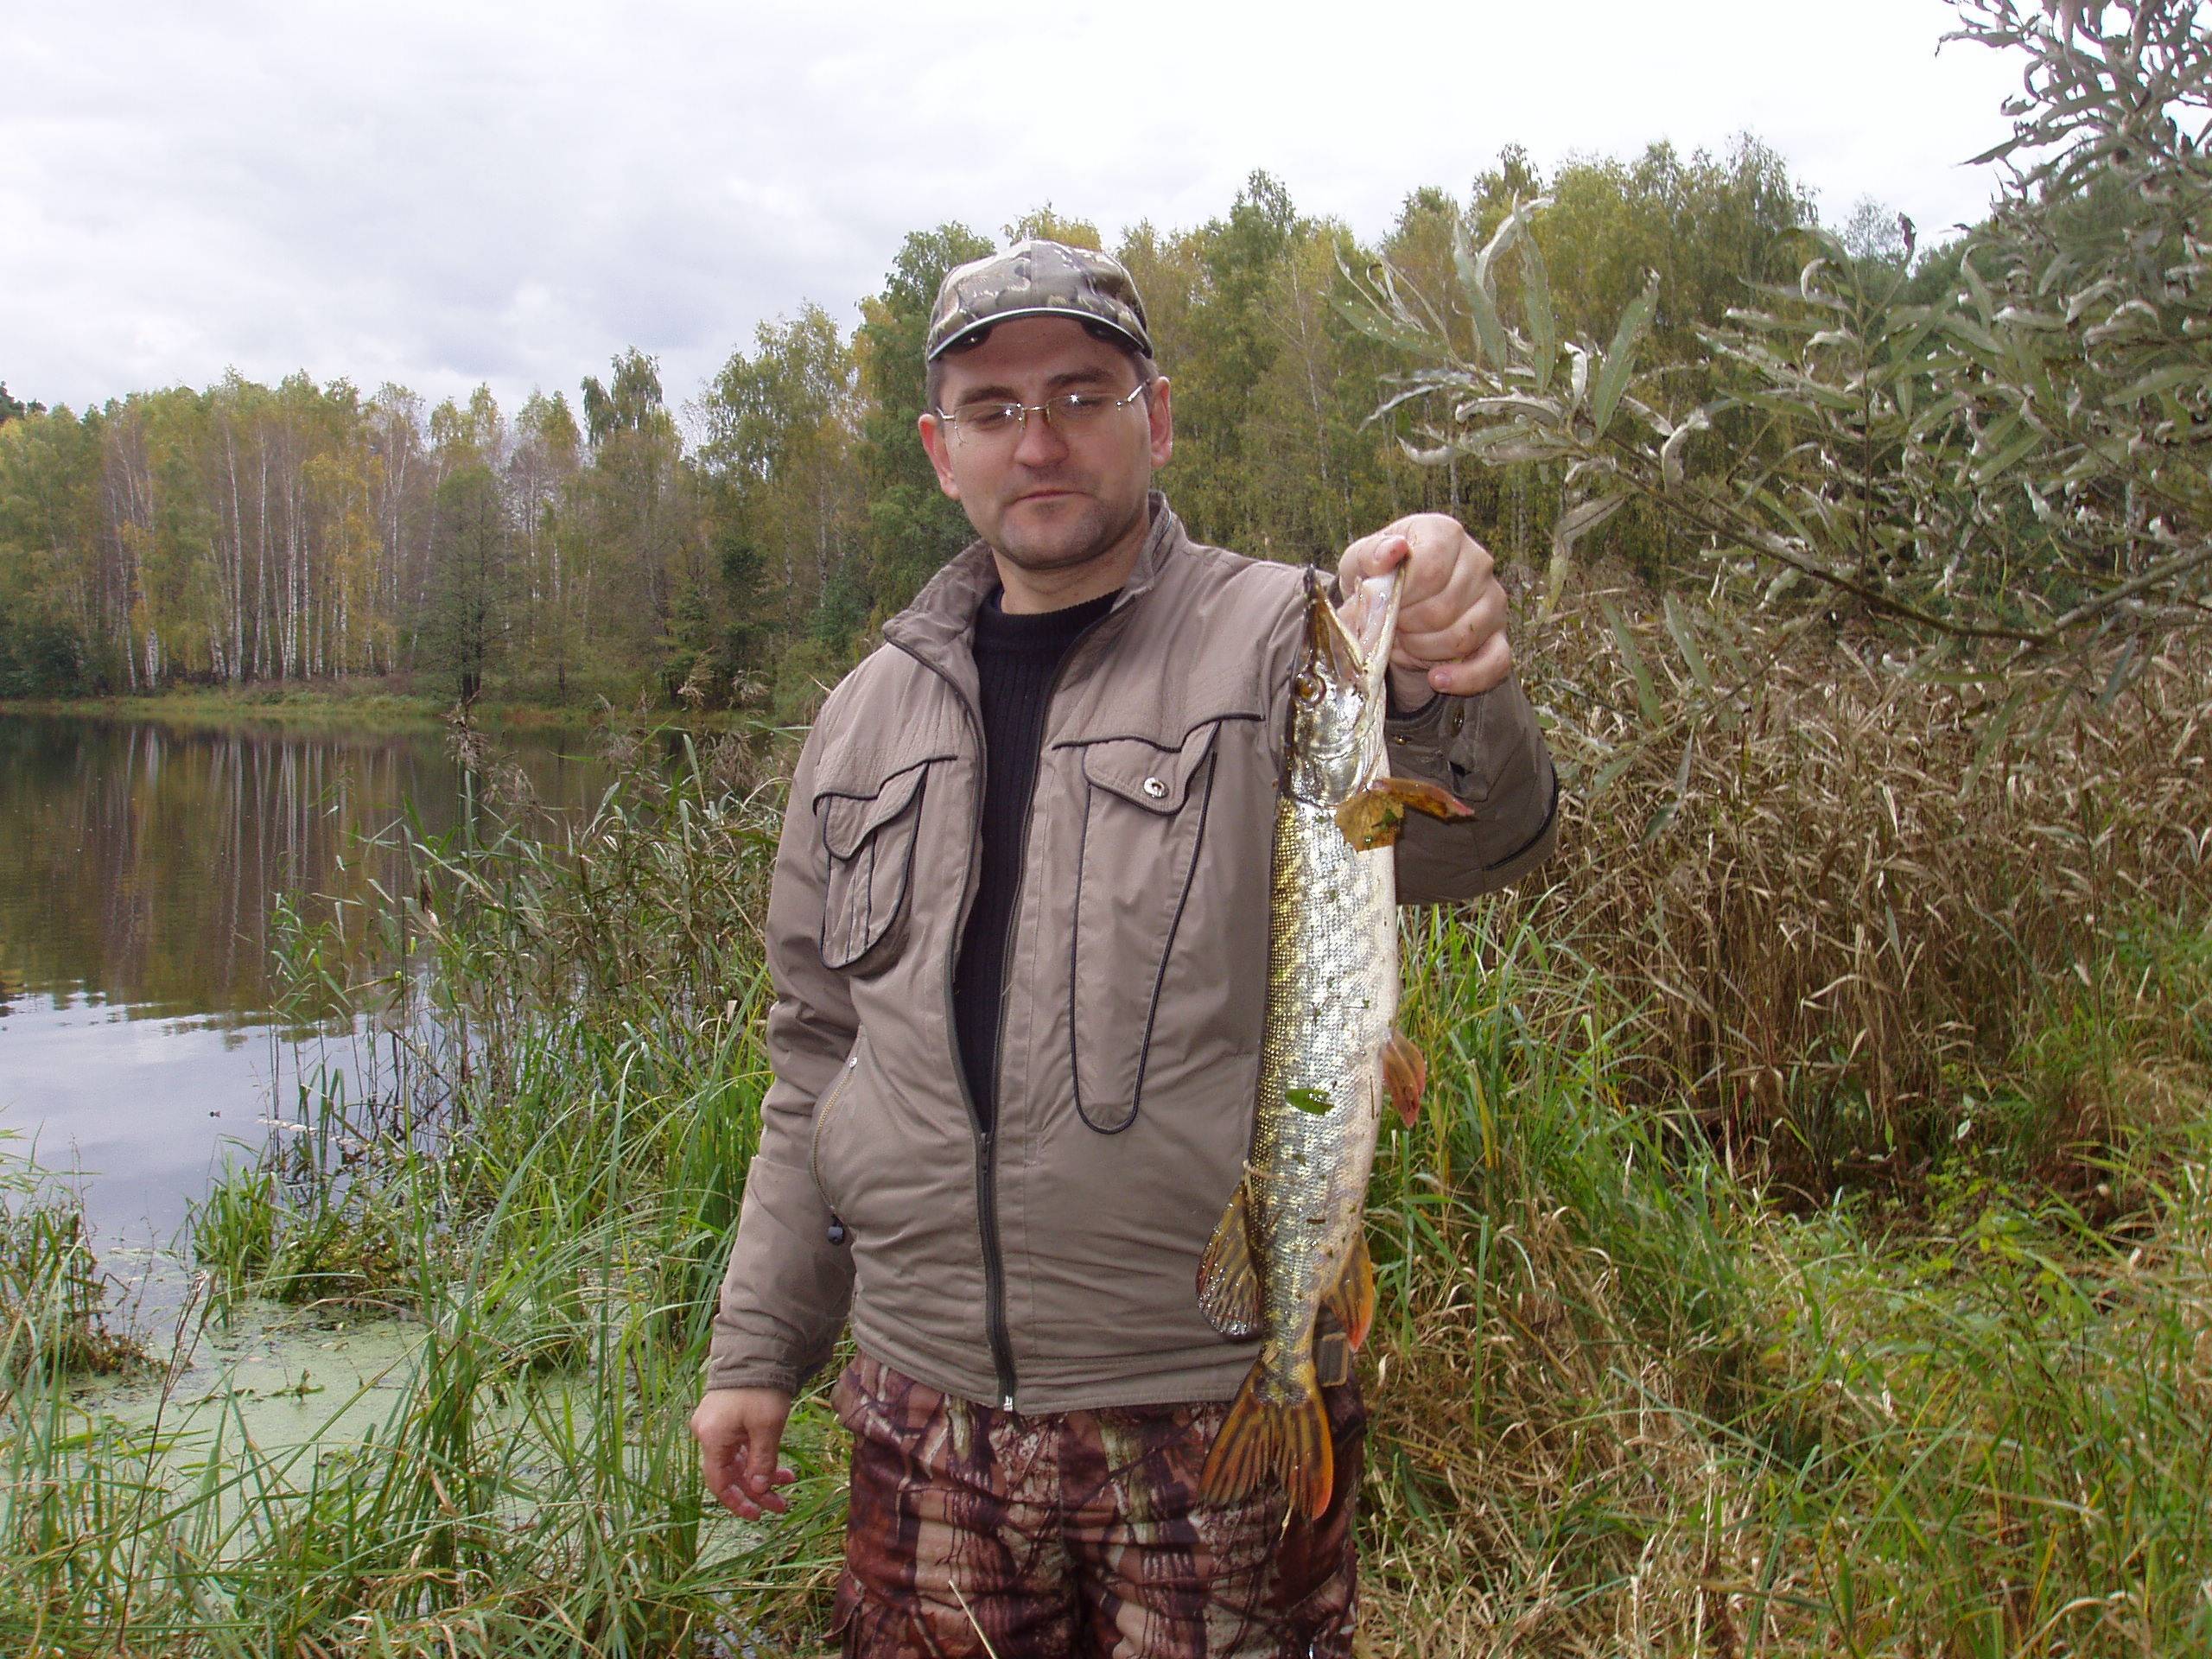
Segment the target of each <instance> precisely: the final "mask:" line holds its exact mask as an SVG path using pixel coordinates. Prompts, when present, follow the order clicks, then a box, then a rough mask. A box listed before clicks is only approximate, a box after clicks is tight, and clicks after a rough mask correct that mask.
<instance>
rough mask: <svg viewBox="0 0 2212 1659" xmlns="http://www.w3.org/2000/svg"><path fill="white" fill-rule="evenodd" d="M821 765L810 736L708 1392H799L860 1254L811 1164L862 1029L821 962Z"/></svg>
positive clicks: (847, 1297)
mask: <svg viewBox="0 0 2212 1659" xmlns="http://www.w3.org/2000/svg"><path fill="white" fill-rule="evenodd" d="M818 729H819V728H817V730H818ZM814 761H815V747H814V738H813V736H811V735H810V736H809V737H808V739H807V741H806V745H805V747H804V748H803V749H802V750H801V751H800V753H799V760H798V766H797V768H796V770H795V772H794V775H793V777H792V779H791V803H790V804H789V805H788V806H787V807H786V808H785V812H784V827H783V834H782V836H781V839H780V840H779V842H778V844H777V849H776V869H775V876H774V880H773V882H772V886H771V887H770V889H769V895H768V921H767V955H768V972H769V976H770V978H771V980H772V982H773V983H774V985H775V988H776V1000H775V1004H774V1006H773V1007H772V1008H771V1009H770V1011H769V1014H768V1060H769V1064H770V1065H771V1066H772V1069H773V1070H774V1072H775V1078H774V1081H773V1082H772V1084H770V1085H769V1088H768V1091H767V1093H766V1096H764V1097H763V1098H762V1100H761V1103H760V1148H759V1150H757V1151H756V1152H755V1153H754V1154H753V1163H752V1166H751V1167H750V1168H749V1169H748V1170H747V1173H746V1178H745V1199H744V1203H743V1204H742V1205H741V1207H740V1209H739V1211H738V1221H737V1237H736V1242H735V1243H734V1244H733V1246H732V1247H731V1249H730V1255H729V1267H728V1270H727V1271H726V1272H725V1273H724V1274H723V1275H722V1287H721V1300H720V1303H719V1305H718V1306H717V1309H716V1312H715V1325H714V1338H713V1341H712V1343H711V1344H710V1346H709V1351H708V1357H707V1387H708V1388H709V1389H734V1388H777V1389H785V1390H786V1391H788V1392H791V1393H797V1392H798V1388H799V1386H800V1385H801V1384H802V1383H804V1382H805V1381H806V1379H807V1377H808V1376H810V1375H811V1374H812V1373H813V1372H815V1371H817V1370H820V1369H821V1368H822V1367H823V1365H824V1364H826V1363H828V1361H829V1356H830V1353H831V1351H832V1350H833V1349H834V1348H835V1347H836V1340H837V1333H838V1332H839V1330H840V1329H841V1328H842V1326H843V1325H844V1322H845V1313H846V1310H847V1309H848V1307H849V1306H850V1304H851V1301H852V1291H853V1258H852V1252H851V1251H850V1250H849V1249H843V1248H841V1247H839V1246H837V1245H835V1244H832V1243H830V1242H829V1208H828V1206H827V1205H824V1204H823V1201H822V1195H821V1193H820V1192H819V1191H818V1190H817V1187H816V1186H815V1184H814V1176H813V1170H812V1164H811V1154H812V1149H813V1135H814V1104H815V1102H816V1101H817V1100H818V1099H820V1098H821V1096H822V1095H823V1091H824V1090H826V1089H828V1087H829V1083H830V1080H831V1079H832V1078H833V1077H836V1074H837V1071H839V1069H840V1068H841V1067H842V1065H844V1063H845V1058H846V1056H847V1055H848V1054H849V1053H850V1052H851V1050H852V1046H853V1042H854V1038H855V1032H856V1028H857V1027H856V1022H855V1018H854V1014H853V1001H852V997H851V995H850V993H849V989H848V988H847V986H846V984H845V982H844V980H843V978H842V976H840V975H838V974H836V973H835V972H833V971H831V970H830V969H827V968H824V967H823V965H822V945H821V940H822V914H823V889H824V886H825V882H826V875H827V872H826V869H825V867H824V855H823V847H822V837H821V836H820V835H819V834H818V833H817V829H816V825H815V822H814V813H813V810H812V798H813V777H814Z"/></svg>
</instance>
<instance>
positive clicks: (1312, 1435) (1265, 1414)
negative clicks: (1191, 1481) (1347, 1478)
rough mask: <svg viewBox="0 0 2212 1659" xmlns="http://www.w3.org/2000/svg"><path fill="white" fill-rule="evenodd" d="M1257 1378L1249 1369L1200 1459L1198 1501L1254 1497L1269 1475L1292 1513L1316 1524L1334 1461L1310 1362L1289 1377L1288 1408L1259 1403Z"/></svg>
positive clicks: (1332, 1481) (1331, 1487)
mask: <svg viewBox="0 0 2212 1659" xmlns="http://www.w3.org/2000/svg"><path fill="white" fill-rule="evenodd" d="M1261 1375H1262V1372H1261V1368H1260V1367H1259V1366H1257V1365H1255V1366H1254V1367H1253V1368H1252V1371H1251V1374H1250V1375H1249V1376H1247V1377H1246V1378H1245V1379H1244V1386H1243V1388H1242V1389H1238V1390H1237V1394H1236V1402H1235V1403H1234V1404H1233V1405H1231V1406H1230V1408H1229V1416H1228V1419H1227V1421H1224V1423H1223V1424H1222V1426H1221V1433H1218V1434H1217V1435H1216V1436H1215V1437H1214V1442H1213V1446H1212V1449H1211V1451H1209V1452H1207V1453H1206V1465H1205V1469H1204V1470H1202V1471H1200V1472H1199V1475H1198V1497H1200V1498H1201V1499H1202V1500H1204V1501H1205V1503H1234V1502H1236V1500H1237V1499H1238V1498H1241V1497H1249V1496H1250V1495H1251V1494H1252V1493H1253V1492H1254V1491H1257V1490H1258V1488H1259V1484H1260V1483H1261V1482H1262V1480H1265V1479H1266V1478H1267V1477H1268V1474H1269V1473H1270V1472H1271V1471H1272V1472H1273V1473H1274V1476H1275V1478H1277V1479H1278V1480H1280V1481H1281V1483H1282V1487H1283V1491H1285V1492H1287V1493H1288V1494H1289V1497H1290V1501H1291V1504H1292V1506H1293V1508H1294V1509H1295V1510H1297V1512H1298V1513H1300V1514H1301V1515H1304V1516H1306V1517H1307V1518H1308V1519H1309V1520H1314V1521H1319V1519H1320V1518H1321V1517H1322V1516H1323V1515H1325V1514H1326V1513H1327V1511H1328V1508H1329V1497H1330V1495H1331V1494H1332V1492H1334V1491H1335V1490H1336V1484H1337V1466H1336V1465H1337V1455H1336V1446H1335V1442H1334V1441H1333V1440H1332V1439H1331V1437H1330V1434H1329V1414H1328V1411H1327V1409H1326V1408H1325V1407H1324V1406H1323V1405H1322V1403H1321V1386H1320V1380H1319V1377H1318V1376H1315V1374H1314V1370H1313V1359H1312V1357H1310V1356H1309V1357H1307V1358H1306V1360H1305V1361H1304V1363H1301V1364H1300V1366H1299V1368H1298V1370H1297V1371H1296V1373H1295V1374H1294V1376H1293V1378H1292V1381H1293V1382H1294V1383H1295V1384H1296V1385H1298V1392H1297V1396H1296V1398H1295V1399H1294V1401H1293V1402H1292V1403H1290V1404H1288V1405H1281V1406H1278V1405H1270V1404H1268V1402H1266V1401H1264V1400H1262V1399H1261V1398H1260V1395H1259V1384H1260V1380H1261Z"/></svg>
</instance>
